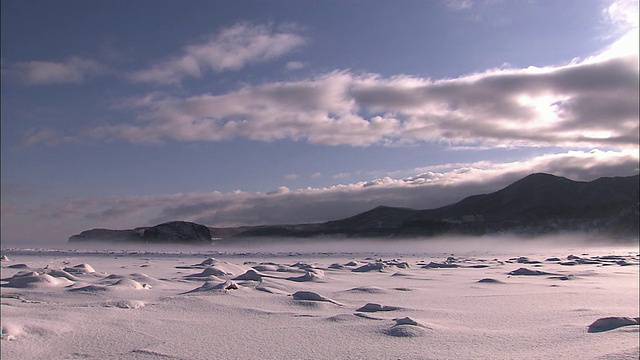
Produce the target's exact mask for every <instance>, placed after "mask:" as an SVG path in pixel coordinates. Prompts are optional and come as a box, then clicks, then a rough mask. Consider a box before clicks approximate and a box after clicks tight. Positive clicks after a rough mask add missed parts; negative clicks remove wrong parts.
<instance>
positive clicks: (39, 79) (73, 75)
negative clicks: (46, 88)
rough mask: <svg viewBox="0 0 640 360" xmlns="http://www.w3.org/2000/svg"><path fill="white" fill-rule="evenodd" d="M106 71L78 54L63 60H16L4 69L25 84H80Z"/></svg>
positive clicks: (103, 67) (93, 61) (97, 63)
mask: <svg viewBox="0 0 640 360" xmlns="http://www.w3.org/2000/svg"><path fill="white" fill-rule="evenodd" d="M108 72H109V71H108V69H107V67H106V66H104V65H103V64H101V63H99V62H97V61H95V60H92V59H88V58H83V57H78V56H72V57H70V58H69V59H67V60H66V61H64V62H53V61H27V62H18V63H14V64H11V65H10V66H9V67H8V69H7V70H6V74H7V75H8V76H13V77H16V78H18V79H19V80H20V81H22V82H23V83H24V84H26V85H50V84H80V83H82V82H84V81H85V80H86V79H87V78H88V77H91V76H99V75H106V74H107V73H108Z"/></svg>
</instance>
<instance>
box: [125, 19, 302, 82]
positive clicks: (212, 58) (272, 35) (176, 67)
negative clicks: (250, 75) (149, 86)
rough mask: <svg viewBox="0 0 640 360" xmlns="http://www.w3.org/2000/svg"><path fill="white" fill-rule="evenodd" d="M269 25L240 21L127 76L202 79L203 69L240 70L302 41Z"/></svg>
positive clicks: (156, 79) (144, 79) (149, 79)
mask: <svg viewBox="0 0 640 360" xmlns="http://www.w3.org/2000/svg"><path fill="white" fill-rule="evenodd" d="M288 30H290V29H286V27H285V28H284V29H281V30H277V29H273V27H272V26H265V25H252V24H249V23H239V24H236V25H234V26H232V27H230V28H226V29H224V30H222V31H221V32H220V33H218V34H216V35H214V36H211V37H210V38H209V39H207V40H206V41H204V42H200V43H196V44H191V45H187V46H185V47H184V48H183V49H182V52H181V53H180V54H179V55H177V56H174V57H171V58H169V59H165V60H162V61H159V62H157V63H155V64H153V65H151V66H150V67H149V68H147V69H143V70H139V71H136V72H134V73H132V74H130V75H129V78H130V79H131V80H133V81H135V82H149V83H155V84H178V83H180V82H181V81H182V79H183V78H185V77H194V78H201V77H202V76H203V75H204V74H205V73H206V72H208V71H213V72H222V71H230V70H240V69H242V68H244V67H245V66H247V65H248V64H251V63H258V62H264V61H267V60H272V59H275V58H278V57H280V56H282V55H284V54H287V53H289V52H291V51H293V50H295V49H296V48H298V47H300V46H302V45H303V44H304V43H305V40H304V38H302V37H301V36H300V35H298V34H296V33H294V32H292V31H288Z"/></svg>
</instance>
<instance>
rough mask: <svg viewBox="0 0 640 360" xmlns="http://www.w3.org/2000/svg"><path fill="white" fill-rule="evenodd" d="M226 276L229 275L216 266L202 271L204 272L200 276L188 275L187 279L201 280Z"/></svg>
mask: <svg viewBox="0 0 640 360" xmlns="http://www.w3.org/2000/svg"><path fill="white" fill-rule="evenodd" d="M225 275H228V274H227V273H226V272H224V271H223V270H221V269H218V268H217V267H215V266H212V267H208V268H205V269H204V270H202V272H200V273H198V274H192V275H187V276H185V278H201V277H208V276H225Z"/></svg>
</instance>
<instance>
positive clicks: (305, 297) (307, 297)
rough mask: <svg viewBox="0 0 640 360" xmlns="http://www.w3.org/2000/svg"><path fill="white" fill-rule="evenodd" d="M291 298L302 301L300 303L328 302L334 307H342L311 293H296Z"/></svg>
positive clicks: (333, 301) (337, 303) (326, 298)
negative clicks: (334, 305)
mask: <svg viewBox="0 0 640 360" xmlns="http://www.w3.org/2000/svg"><path fill="white" fill-rule="evenodd" d="M291 296H293V300H302V301H324V302H330V303H332V304H336V305H342V304H340V303H339V302H337V301H335V300H332V299H329V298H328V297H324V296H322V295H320V294H318V293H315V292H313V291H296V292H295V293H293V294H292V295H291Z"/></svg>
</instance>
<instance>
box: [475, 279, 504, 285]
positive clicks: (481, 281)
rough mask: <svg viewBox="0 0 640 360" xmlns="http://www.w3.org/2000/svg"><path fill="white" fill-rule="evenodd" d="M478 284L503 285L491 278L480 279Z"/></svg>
mask: <svg viewBox="0 0 640 360" xmlns="http://www.w3.org/2000/svg"><path fill="white" fill-rule="evenodd" d="M478 282H479V283H484V284H504V282H502V281H500V280H498V279H493V278H484V279H480V280H478Z"/></svg>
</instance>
